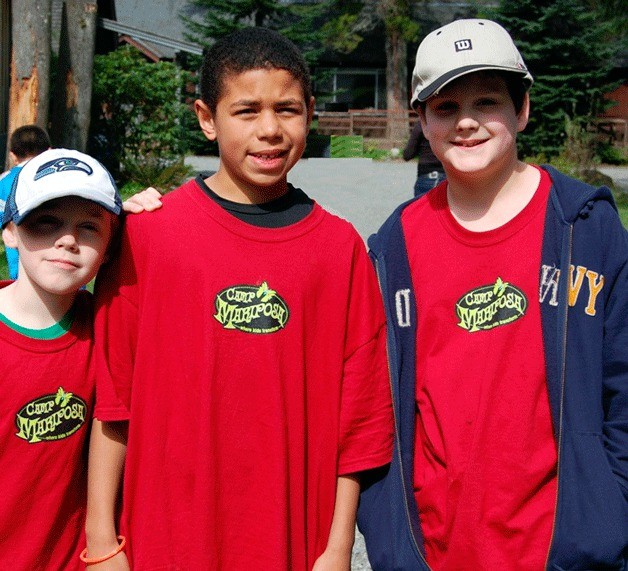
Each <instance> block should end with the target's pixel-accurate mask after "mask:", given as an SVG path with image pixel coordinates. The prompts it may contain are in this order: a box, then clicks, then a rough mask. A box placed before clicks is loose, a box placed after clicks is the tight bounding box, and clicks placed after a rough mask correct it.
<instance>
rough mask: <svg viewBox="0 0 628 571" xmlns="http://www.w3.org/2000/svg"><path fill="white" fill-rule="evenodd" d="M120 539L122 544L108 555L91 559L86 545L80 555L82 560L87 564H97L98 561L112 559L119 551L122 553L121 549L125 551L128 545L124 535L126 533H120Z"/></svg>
mask: <svg viewBox="0 0 628 571" xmlns="http://www.w3.org/2000/svg"><path fill="white" fill-rule="evenodd" d="M118 541H119V542H120V545H118V547H116V548H115V549H114V550H113V551H112V552H111V553H109V554H107V555H103V556H102V557H94V558H92V559H90V558H88V557H87V547H86V548H85V549H83V551H81V554H80V555H79V557H80V558H81V561H82V562H83V563H85V565H96V563H102V562H103V561H107V560H108V559H111V558H112V557H115V556H116V555H118V553H120V552H121V551H124V547H125V545H126V537H124V535H118Z"/></svg>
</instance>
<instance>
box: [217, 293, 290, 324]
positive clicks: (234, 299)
mask: <svg viewBox="0 0 628 571" xmlns="http://www.w3.org/2000/svg"><path fill="white" fill-rule="evenodd" d="M289 316H290V312H289V311H288V306H287V305H286V302H285V301H284V300H283V299H281V297H279V295H277V292H276V291H275V290H273V289H270V288H269V287H268V284H267V283H266V282H264V283H263V284H262V285H261V286H250V285H237V286H231V287H229V288H227V289H224V290H222V291H221V292H220V293H219V294H218V295H217V296H216V315H214V317H215V318H216V320H217V321H218V322H219V323H221V324H222V326H223V327H224V328H225V329H239V330H240V331H245V332H246V333H261V334H264V333H274V332H275V331H278V330H279V329H283V328H284V327H285V326H286V323H287V322H288V317H289Z"/></svg>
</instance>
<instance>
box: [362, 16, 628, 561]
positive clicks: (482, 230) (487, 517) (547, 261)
mask: <svg viewBox="0 0 628 571" xmlns="http://www.w3.org/2000/svg"><path fill="white" fill-rule="evenodd" d="M531 85H532V76H531V75H530V73H529V72H528V70H527V68H526V66H525V63H524V61H523V59H522V57H521V55H520V53H519V51H518V50H517V48H516V46H515V45H514V43H513V41H512V39H511V38H510V36H509V34H508V32H507V31H506V30H505V29H504V28H502V27H501V26H499V25H498V24H497V23H495V22H492V21H489V20H459V21H456V22H453V23H451V24H448V25H447V26H444V27H442V28H439V29H438V30H435V31H434V32H432V33H431V34H429V35H428V36H427V37H426V38H425V39H424V40H423V42H422V43H421V45H420V46H419V48H418V51H417V56H416V66H415V69H414V72H413V96H412V106H413V107H414V108H415V109H416V110H417V112H418V114H419V117H420V120H421V125H422V128H423V132H424V134H425V136H426V137H427V139H428V140H429V142H430V146H431V148H432V150H433V151H434V154H435V155H436V157H438V159H439V160H440V161H441V162H442V164H443V166H444V169H445V174H446V178H447V181H446V182H445V183H442V184H441V185H439V186H437V187H436V188H434V189H433V190H431V191H430V192H428V193H427V194H425V195H424V196H422V197H419V198H417V199H416V200H414V201H411V202H409V203H407V204H404V205H402V206H401V207H399V208H398V209H397V211H396V212H395V213H394V214H393V215H392V216H391V217H390V219H389V220H388V221H387V222H386V223H385V224H384V226H383V227H382V229H381V230H380V231H379V232H378V234H377V235H376V236H374V237H372V238H371V240H370V241H369V245H370V246H371V252H372V255H373V257H374V258H375V259H376V261H377V268H378V271H379V272H380V278H381V282H382V292H383V295H384V300H385V303H386V304H387V305H388V307H389V311H388V315H389V317H390V320H389V337H390V347H391V351H390V354H391V356H392V358H391V360H392V363H391V376H392V378H393V381H392V382H393V395H394V399H393V402H394V407H395V421H396V423H397V429H396V431H395V434H396V435H397V436H398V440H397V442H396V445H397V447H398V451H396V452H395V454H394V456H393V464H392V466H391V468H390V470H389V471H388V472H387V473H386V474H385V475H384V476H383V477H382V479H380V480H378V481H375V482H373V483H372V485H371V486H369V487H368V488H367V489H366V490H365V492H364V494H363V496H362V501H361V503H360V517H359V521H360V526H361V529H362V531H363V533H364V535H365V539H366V545H367V550H368V553H369V558H370V560H371V562H372V565H373V568H374V569H376V570H377V571H382V570H393V569H395V570H399V569H403V570H406V571H415V570H417V569H423V570H426V569H435V570H439V571H443V570H451V571H459V570H462V569H470V570H473V571H478V570H484V569H486V570H491V571H492V570H494V569H499V570H500V571H510V570H512V571H515V570H525V571H536V570H540V569H545V568H547V569H625V568H626V564H627V560H626V556H627V554H628V502H627V498H628V464H627V459H628V436H627V435H628V351H627V348H628V327H627V325H626V324H627V323H628V239H627V234H626V231H625V229H624V228H623V227H622V224H621V221H620V220H619V217H618V216H617V212H616V209H615V208H614V204H613V199H612V196H611V194H610V191H609V190H608V189H607V188H600V189H596V188H593V187H591V186H588V185H585V184H584V183H581V182H579V181H576V180H574V179H571V178H569V177H567V176H565V175H562V174H561V173H559V172H557V171H556V170H554V169H552V168H551V167H545V166H544V167H539V166H535V165H530V164H526V163H524V162H522V161H520V160H519V159H518V157H517V145H516V138H517V133H519V132H520V131H522V130H523V129H524V128H525V127H526V124H527V122H528V116H529V111H530V100H529V95H528V90H529V88H530V86H531ZM397 452H398V453H397Z"/></svg>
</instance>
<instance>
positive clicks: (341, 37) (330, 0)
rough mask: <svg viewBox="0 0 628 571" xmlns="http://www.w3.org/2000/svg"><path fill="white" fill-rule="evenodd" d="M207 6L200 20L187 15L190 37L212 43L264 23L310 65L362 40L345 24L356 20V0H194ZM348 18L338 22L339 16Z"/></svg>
mask: <svg viewBox="0 0 628 571" xmlns="http://www.w3.org/2000/svg"><path fill="white" fill-rule="evenodd" d="M189 3H190V4H191V5H192V6H195V7H196V8H202V9H203V15H202V17H201V19H200V20H198V19H192V18H187V17H183V21H184V22H185V24H186V26H187V27H188V29H189V30H190V31H189V33H188V34H187V38H188V39H189V40H191V41H195V42H197V43H200V44H201V45H204V46H206V47H209V46H211V45H212V43H213V42H214V41H216V40H217V39H219V38H221V37H223V36H225V35H227V34H228V33H230V32H232V31H234V30H236V29H241V28H244V27H247V26H261V27H265V28H270V29H272V30H276V31H278V32H281V33H282V34H283V35H284V36H286V37H287V38H289V39H290V40H292V41H293V42H294V43H295V44H296V45H297V46H299V48H300V49H301V51H302V53H303V56H304V58H305V60H306V61H307V63H308V64H309V65H310V67H314V66H315V64H316V63H317V61H318V59H319V57H320V56H321V54H322V53H323V52H324V50H325V49H326V48H330V47H332V45H334V47H335V48H336V47H337V48H338V49H339V50H340V51H343V50H344V51H346V50H347V49H349V48H350V47H351V49H354V48H355V46H357V43H359V40H361V38H359V39H358V37H357V36H355V35H353V34H352V33H351V32H350V31H349V32H348V33H347V34H345V33H344V32H345V30H350V29H349V28H347V27H343V24H345V25H346V24H348V23H349V22H351V21H353V20H354V16H351V14H355V7H356V6H359V5H361V2H356V1H353V0H349V1H347V0H321V1H319V2H286V1H285V0H190V2H189ZM343 15H344V16H343ZM339 16H340V17H341V18H343V17H344V19H343V20H342V22H337V21H335V19H336V18H337V17H339Z"/></svg>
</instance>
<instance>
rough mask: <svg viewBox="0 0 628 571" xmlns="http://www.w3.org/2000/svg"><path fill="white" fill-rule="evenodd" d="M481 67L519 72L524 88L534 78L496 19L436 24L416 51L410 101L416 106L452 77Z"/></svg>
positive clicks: (436, 91)
mask: <svg viewBox="0 0 628 571" xmlns="http://www.w3.org/2000/svg"><path fill="white" fill-rule="evenodd" d="M484 69H493V70H497V71H507V72H511V73H516V74H519V75H520V76H521V78H522V80H523V82H524V83H525V85H526V87H527V88H528V89H529V88H530V86H531V85H532V83H533V81H534V80H533V79H532V75H531V74H530V72H529V71H528V69H527V67H526V64H525V62H524V61H523V58H522V57H521V54H520V53H519V50H518V49H517V47H516V46H515V44H514V42H513V41H512V38H511V37H510V34H508V32H507V31H506V30H505V29H504V28H502V27H501V26H500V25H499V24H498V23H497V22H493V21H492V20H478V19H471V20H456V21H455V22H452V23H451V24H447V25H446V26H443V27H442V28H438V29H437V30H434V31H433V32H431V33H430V34H428V35H427V36H426V37H425V39H424V40H423V41H422V42H421V45H420V46H419V49H418V50H417V52H416V64H415V66H414V71H413V72H412V99H411V101H410V104H411V105H412V107H413V108H416V106H417V104H418V103H419V102H420V101H421V102H422V101H426V100H427V99H429V98H430V97H432V95H436V94H437V93H438V92H439V91H440V90H441V89H442V88H443V87H444V86H445V85H447V84H448V83H450V82H451V81H453V80H454V79H457V78H459V77H461V76H463V75H466V74H467V73H473V72H475V71H480V70H484Z"/></svg>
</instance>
